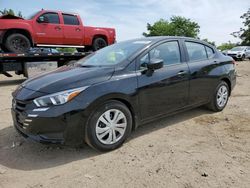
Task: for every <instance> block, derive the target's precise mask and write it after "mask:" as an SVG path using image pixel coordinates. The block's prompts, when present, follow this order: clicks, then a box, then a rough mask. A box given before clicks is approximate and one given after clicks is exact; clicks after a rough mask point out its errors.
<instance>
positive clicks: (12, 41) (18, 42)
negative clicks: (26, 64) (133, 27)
mask: <svg viewBox="0 0 250 188" xmlns="http://www.w3.org/2000/svg"><path fill="white" fill-rule="evenodd" d="M30 47H31V44H30V41H29V39H28V38H27V37H26V36H24V35H22V34H19V33H14V34H11V35H9V36H8V37H7V39H6V41H5V43H4V49H5V50H7V52H13V53H26V52H28V51H29V49H30Z"/></svg>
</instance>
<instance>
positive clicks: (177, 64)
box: [137, 40, 189, 121]
mask: <svg viewBox="0 0 250 188" xmlns="http://www.w3.org/2000/svg"><path fill="white" fill-rule="evenodd" d="M180 49H181V48H180V45H179V42H178V40H173V41H167V42H164V43H162V44H159V45H157V46H155V47H153V48H152V49H150V50H149V51H148V52H146V53H144V54H143V55H141V56H140V57H139V58H138V60H137V63H138V72H137V78H138V93H139V94H138V96H139V104H140V114H141V118H142V121H143V120H147V119H150V118H152V117H155V116H160V115H164V114H167V113H169V112H173V111H176V110H177V109H180V108H183V107H184V106H186V105H187V103H188V88H189V81H188V79H189V68H188V65H187V63H186V62H184V59H183V57H182V55H181V54H183V53H181V51H180ZM152 59H162V60H163V62H164V66H163V68H161V69H158V70H155V71H154V72H153V74H152V75H148V74H146V73H145V72H146V71H147V70H145V69H146V68H145V65H146V64H147V63H148V62H149V61H150V60H152Z"/></svg>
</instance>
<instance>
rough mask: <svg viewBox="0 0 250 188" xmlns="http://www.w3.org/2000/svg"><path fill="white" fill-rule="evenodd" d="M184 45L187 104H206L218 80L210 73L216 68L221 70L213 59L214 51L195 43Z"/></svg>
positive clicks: (189, 42) (186, 42)
mask: <svg viewBox="0 0 250 188" xmlns="http://www.w3.org/2000/svg"><path fill="white" fill-rule="evenodd" d="M184 43H185V45H184V47H185V48H186V52H187V56H188V65H189V68H190V92H189V104H190V105H195V104H200V103H205V102H208V100H209V97H210V96H211V93H212V92H213V89H214V87H215V85H216V84H217V79H218V78H217V77H216V76H213V72H212V71H214V70H215V69H216V68H217V67H218V69H220V68H221V67H220V65H219V62H217V61H218V60H217V59H216V58H215V51H214V50H213V48H211V47H209V46H206V45H204V44H202V43H199V42H196V41H185V42H184Z"/></svg>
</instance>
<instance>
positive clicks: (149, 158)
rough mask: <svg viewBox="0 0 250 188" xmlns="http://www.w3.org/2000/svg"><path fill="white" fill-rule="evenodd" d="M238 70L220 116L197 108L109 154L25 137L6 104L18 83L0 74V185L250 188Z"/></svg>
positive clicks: (249, 86) (244, 74)
mask: <svg viewBox="0 0 250 188" xmlns="http://www.w3.org/2000/svg"><path fill="white" fill-rule="evenodd" d="M237 71H238V77H237V79H238V80H237V86H236V88H235V89H234V91H233V93H232V96H231V98H230V100H229V103H228V105H227V107H226V108H225V110H224V111H223V112H220V113H211V112H210V111H208V110H206V109H205V108H202V107H201V108H198V109H194V110H190V111H187V112H184V113H181V114H178V115H175V116H172V117H168V118H165V119H161V120H158V121H156V122H154V123H150V124H147V125H144V126H141V127H140V128H139V129H137V130H136V131H135V132H133V133H132V136H131V138H130V139H129V140H128V141H127V142H126V143H125V144H124V145H123V146H122V147H121V148H119V149H117V150H115V151H112V152H109V153H99V152H96V151H94V150H93V149H91V148H89V147H88V146H87V145H86V146H84V147H83V148H68V147H59V146H48V145H42V144H39V143H33V142H30V141H26V140H25V139H23V138H22V137H21V136H19V135H18V134H17V133H16V131H15V130H14V128H13V124H12V120H11V115H10V107H11V92H12V91H13V90H14V89H15V88H16V86H17V85H18V84H20V83H21V82H22V81H24V79H23V78H22V77H20V76H15V77H13V78H6V77H4V76H3V75H0V187H4V188H5V187H18V188H21V187H74V188H75V187H185V188H191V187H220V188H221V187H237V188H239V187H249V185H250V61H244V62H237ZM51 126H53V125H51Z"/></svg>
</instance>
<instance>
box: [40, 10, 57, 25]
mask: <svg viewBox="0 0 250 188" xmlns="http://www.w3.org/2000/svg"><path fill="white" fill-rule="evenodd" d="M41 16H43V17H44V18H45V19H47V20H48V22H49V23H53V24H59V23H60V21H59V16H58V14H57V13H52V12H51V13H45V14H43V15H41ZM41 16H40V17H41Z"/></svg>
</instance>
